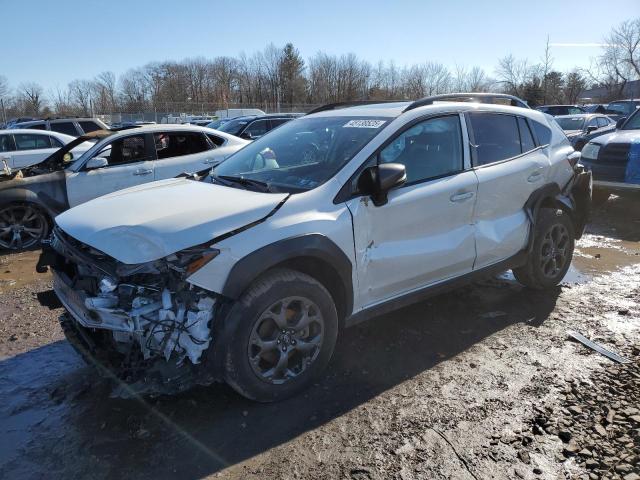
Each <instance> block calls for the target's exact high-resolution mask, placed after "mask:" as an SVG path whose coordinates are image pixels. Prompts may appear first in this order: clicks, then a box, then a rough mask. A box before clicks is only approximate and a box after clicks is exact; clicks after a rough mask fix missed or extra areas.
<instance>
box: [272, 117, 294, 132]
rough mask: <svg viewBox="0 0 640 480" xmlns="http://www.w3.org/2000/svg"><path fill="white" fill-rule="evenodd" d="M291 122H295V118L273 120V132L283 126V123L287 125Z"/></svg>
mask: <svg viewBox="0 0 640 480" xmlns="http://www.w3.org/2000/svg"><path fill="white" fill-rule="evenodd" d="M291 120H293V118H272V119H271V120H270V121H271V128H270V129H271V130H273V129H274V128H276V127H279V126H280V125H282V124H283V123H287V122H290V121H291Z"/></svg>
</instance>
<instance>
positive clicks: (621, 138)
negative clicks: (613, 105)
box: [591, 130, 640, 145]
mask: <svg viewBox="0 0 640 480" xmlns="http://www.w3.org/2000/svg"><path fill="white" fill-rule="evenodd" d="M634 140H636V141H638V140H640V130H616V131H615V132H612V133H606V134H604V135H601V136H599V137H596V138H594V139H593V140H591V141H592V142H593V143H599V144H600V145H606V144H607V143H631V142H632V141H634Z"/></svg>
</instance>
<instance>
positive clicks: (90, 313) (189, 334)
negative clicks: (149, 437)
mask: <svg viewBox="0 0 640 480" xmlns="http://www.w3.org/2000/svg"><path fill="white" fill-rule="evenodd" d="M198 255H201V252H198V251H195V250H194V251H189V252H186V253H181V254H174V255H171V256H169V257H167V258H165V259H161V260H157V261H154V262H149V263H146V264H139V265H127V264H123V263H120V262H118V261H116V260H114V259H112V258H111V257H108V256H107V255H104V254H102V252H99V251H97V250H94V249H92V248H91V247H89V246H87V245H84V244H81V243H80V242H78V241H76V240H75V239H73V238H71V237H69V236H67V235H66V234H65V233H64V232H62V231H61V230H60V229H58V228H56V229H55V230H54V235H53V237H52V240H51V242H50V243H49V244H48V245H45V246H44V247H43V252H42V254H41V256H40V260H39V262H38V266H37V269H38V271H44V270H46V268H47V267H51V269H52V272H53V287H54V290H55V292H56V294H57V296H58V298H59V299H60V301H61V302H62V304H63V305H64V307H65V309H66V310H67V312H68V313H67V314H65V315H63V316H62V317H61V324H62V327H63V330H64V332H65V335H66V336H67V338H68V339H69V341H70V342H71V343H72V345H73V346H74V347H75V348H76V350H78V352H79V353H80V354H81V355H82V356H83V358H85V360H87V361H88V362H89V363H92V364H94V365H95V366H96V367H98V370H99V371H100V372H101V373H102V374H103V375H105V376H107V377H110V378H111V379H112V380H115V383H116V388H115V389H114V395H115V396H120V397H128V396H132V395H137V394H147V395H152V394H161V393H176V392H178V391H182V390H185V389H187V388H190V387H191V386H193V385H194V384H209V383H211V382H212V381H213V380H214V378H213V375H212V374H211V372H210V371H208V369H207V368H206V366H205V365H206V364H207V362H206V357H207V353H208V350H209V348H210V346H211V345H212V342H213V334H212V332H213V328H212V327H213V323H214V321H215V316H216V312H217V310H218V304H219V300H220V299H219V298H218V297H217V296H216V295H215V294H213V293H211V292H207V291H205V290H202V289H200V288H198V287H195V286H193V285H191V284H189V283H188V282H186V281H185V277H186V269H185V263H186V262H189V261H191V260H192V259H193V258H197V257H198Z"/></svg>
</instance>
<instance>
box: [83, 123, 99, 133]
mask: <svg viewBox="0 0 640 480" xmlns="http://www.w3.org/2000/svg"><path fill="white" fill-rule="evenodd" d="M78 123H79V124H80V127H81V128H82V130H84V133H89V132H95V131H96V130H100V129H101V127H100V125H98V124H97V123H96V122H91V121H84V122H78Z"/></svg>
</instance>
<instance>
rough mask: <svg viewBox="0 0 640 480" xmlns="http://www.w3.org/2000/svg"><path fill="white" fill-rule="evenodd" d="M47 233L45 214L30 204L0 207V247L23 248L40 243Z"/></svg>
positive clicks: (9, 248)
mask: <svg viewBox="0 0 640 480" xmlns="http://www.w3.org/2000/svg"><path fill="white" fill-rule="evenodd" d="M46 233H47V220H46V218H45V217H44V215H43V214H42V213H41V212H40V211H39V210H37V209H36V208H34V207H32V206H30V205H9V206H7V207H4V208H2V209H0V248H5V249H8V250H22V249H25V248H30V247H33V246H34V245H36V244H37V243H39V242H40V241H41V240H42V239H43V238H44V236H45V234H46Z"/></svg>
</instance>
